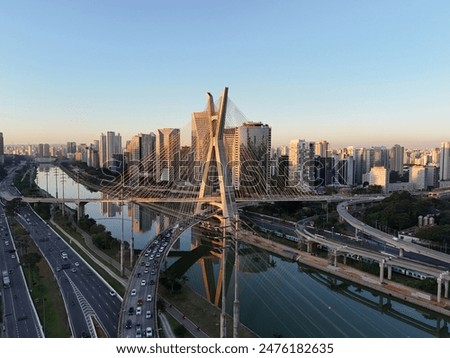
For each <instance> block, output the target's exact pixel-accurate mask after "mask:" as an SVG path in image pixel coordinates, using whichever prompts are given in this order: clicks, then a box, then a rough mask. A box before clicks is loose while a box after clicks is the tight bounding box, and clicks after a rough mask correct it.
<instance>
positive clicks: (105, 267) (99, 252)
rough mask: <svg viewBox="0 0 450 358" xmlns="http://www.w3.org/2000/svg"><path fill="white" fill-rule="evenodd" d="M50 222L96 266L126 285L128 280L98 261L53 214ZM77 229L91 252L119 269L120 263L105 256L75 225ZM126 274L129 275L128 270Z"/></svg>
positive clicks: (88, 236)
mask: <svg viewBox="0 0 450 358" xmlns="http://www.w3.org/2000/svg"><path fill="white" fill-rule="evenodd" d="M50 222H51V223H52V225H54V226H55V227H56V228H58V230H60V231H61V232H62V233H63V234H64V235H65V236H67V237H68V238H69V239H70V240H71V241H72V242H74V243H75V245H77V246H78V247H79V248H80V249H81V250H82V251H83V252H84V253H85V254H86V255H87V256H88V257H89V258H90V259H91V260H92V261H94V262H95V263H96V264H97V265H98V266H100V267H101V268H102V269H103V270H105V271H106V272H107V273H108V274H109V275H110V276H111V277H112V278H114V279H115V280H116V281H118V282H119V283H120V284H121V285H122V286H123V287H127V284H128V280H127V279H126V278H123V277H120V276H118V275H117V274H116V273H114V272H113V271H112V270H111V269H110V268H109V267H108V266H106V265H105V264H104V263H103V262H102V261H100V260H99V259H98V258H97V257H96V256H94V255H93V254H92V253H91V252H90V251H89V250H88V249H86V248H85V247H84V246H83V245H82V244H81V243H80V242H78V240H77V239H75V238H74V237H73V236H71V235H70V234H69V233H68V232H67V231H65V230H64V229H63V228H62V227H61V226H59V225H58V224H57V223H56V222H55V221H54V220H53V216H52V217H51V219H50ZM75 227H76V228H77V231H78V230H80V231H78V232H79V233H80V234H81V235H82V236H83V238H84V240H85V242H86V245H87V246H88V247H89V249H91V250H92V251H93V252H95V254H96V255H98V256H100V257H101V258H102V259H104V260H105V261H106V262H108V263H109V264H111V265H112V266H114V267H115V268H116V269H118V270H119V271H120V264H119V263H118V262H117V261H115V260H114V259H112V258H111V257H109V256H107V255H106V254H104V253H103V252H101V251H100V250H99V249H98V248H97V247H96V246H95V245H94V244H93V243H92V238H91V237H90V235H88V234H87V233H86V232H84V231H82V230H81V229H79V228H78V226H75ZM127 271H128V275H129V270H127Z"/></svg>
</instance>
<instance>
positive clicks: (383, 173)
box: [369, 166, 389, 193]
mask: <svg viewBox="0 0 450 358" xmlns="http://www.w3.org/2000/svg"><path fill="white" fill-rule="evenodd" d="M369 174H370V179H369V185H379V186H381V188H382V190H383V193H387V192H388V191H389V187H388V186H389V170H388V169H386V168H385V167H383V166H376V167H373V168H372V169H370V173H369Z"/></svg>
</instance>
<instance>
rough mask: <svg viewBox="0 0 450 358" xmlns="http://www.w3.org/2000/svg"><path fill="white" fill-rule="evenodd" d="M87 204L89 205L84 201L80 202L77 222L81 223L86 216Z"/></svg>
mask: <svg viewBox="0 0 450 358" xmlns="http://www.w3.org/2000/svg"><path fill="white" fill-rule="evenodd" d="M86 204H87V203H86V202H83V201H79V202H78V206H77V220H78V221H80V220H81V219H82V218H83V217H84V214H85V210H84V208H85V206H86Z"/></svg>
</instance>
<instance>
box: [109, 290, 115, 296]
mask: <svg viewBox="0 0 450 358" xmlns="http://www.w3.org/2000/svg"><path fill="white" fill-rule="evenodd" d="M109 295H110V296H111V297H115V296H116V295H117V294H116V292H115V291H109Z"/></svg>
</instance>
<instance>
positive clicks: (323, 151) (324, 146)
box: [314, 140, 330, 158]
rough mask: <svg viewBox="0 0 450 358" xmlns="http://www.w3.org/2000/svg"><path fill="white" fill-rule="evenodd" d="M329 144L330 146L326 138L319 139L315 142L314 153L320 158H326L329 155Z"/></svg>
mask: <svg viewBox="0 0 450 358" xmlns="http://www.w3.org/2000/svg"><path fill="white" fill-rule="evenodd" d="M329 146H330V143H328V142H327V141H326V140H321V141H319V142H316V145H315V149H314V154H315V155H316V156H318V157H321V158H328V157H329Z"/></svg>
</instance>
